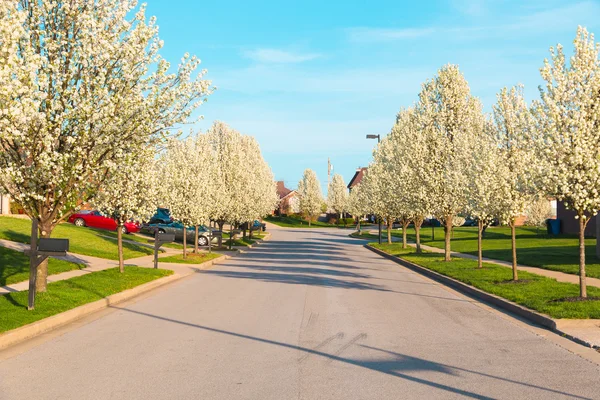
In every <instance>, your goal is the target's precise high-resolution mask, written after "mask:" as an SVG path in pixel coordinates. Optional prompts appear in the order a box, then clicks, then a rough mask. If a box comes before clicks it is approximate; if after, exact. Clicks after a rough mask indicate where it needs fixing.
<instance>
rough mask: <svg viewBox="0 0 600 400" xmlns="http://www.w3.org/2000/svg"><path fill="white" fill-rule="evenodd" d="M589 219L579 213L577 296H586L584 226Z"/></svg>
mask: <svg viewBox="0 0 600 400" xmlns="http://www.w3.org/2000/svg"><path fill="white" fill-rule="evenodd" d="M588 222H589V220H588V219H587V218H585V214H580V215H579V296H580V297H581V298H584V299H585V298H587V285H586V283H585V227H586V226H587V223H588Z"/></svg>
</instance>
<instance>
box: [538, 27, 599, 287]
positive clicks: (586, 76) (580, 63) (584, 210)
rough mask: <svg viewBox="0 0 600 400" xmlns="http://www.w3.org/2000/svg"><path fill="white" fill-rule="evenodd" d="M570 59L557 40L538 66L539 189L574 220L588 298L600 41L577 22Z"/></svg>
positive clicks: (595, 203) (594, 211)
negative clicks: (548, 56) (541, 84)
mask: <svg viewBox="0 0 600 400" xmlns="http://www.w3.org/2000/svg"><path fill="white" fill-rule="evenodd" d="M574 47H575V49H574V53H573V56H572V57H571V59H570V62H569V64H568V65H567V63H566V62H565V58H566V57H565V54H564V52H563V48H562V46H561V45H558V46H557V47H556V49H554V48H551V49H550V52H551V60H546V61H545V62H544V66H543V68H542V69H541V74H542V78H543V79H544V80H545V81H546V87H545V90H543V89H542V90H541V95H542V101H541V103H540V104H538V105H537V108H538V115H539V116H540V117H541V118H540V121H539V124H540V126H541V127H542V132H543V134H542V135H540V138H539V140H538V146H539V149H540V154H541V155H542V156H543V160H544V161H545V167H546V168H545V171H544V172H545V178H546V179H544V188H545V189H546V191H547V192H548V193H549V194H551V195H553V196H555V197H556V198H557V199H558V200H559V201H564V202H565V205H566V206H567V207H569V208H570V209H572V210H574V211H575V213H576V214H577V216H576V218H577V219H578V220H579V283H580V296H581V297H582V298H585V297H587V290H586V273H585V228H586V226H587V224H588V222H589V220H590V217H591V216H593V215H596V214H597V212H598V209H600V173H599V171H600V112H599V111H600V61H599V59H598V55H599V52H600V44H597V43H595V42H594V36H593V35H592V34H590V33H588V32H587V30H586V29H584V28H581V27H579V28H578V30H577V37H576V38H575V41H574Z"/></svg>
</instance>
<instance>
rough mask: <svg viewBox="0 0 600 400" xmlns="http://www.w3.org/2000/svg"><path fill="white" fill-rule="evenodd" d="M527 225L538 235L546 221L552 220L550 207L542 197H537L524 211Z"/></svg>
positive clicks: (548, 202)
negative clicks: (533, 227) (532, 227)
mask: <svg viewBox="0 0 600 400" xmlns="http://www.w3.org/2000/svg"><path fill="white" fill-rule="evenodd" d="M525 216H527V220H526V223H527V225H531V226H535V227H536V231H537V232H538V234H539V229H540V227H543V226H545V225H546V222H547V221H548V219H550V218H552V205H551V204H550V201H548V199H547V198H546V197H544V196H541V197H538V198H537V199H535V200H534V201H533V202H532V203H530V204H529V205H528V206H527V208H526V209H525Z"/></svg>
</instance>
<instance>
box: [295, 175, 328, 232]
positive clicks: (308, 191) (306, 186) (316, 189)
mask: <svg viewBox="0 0 600 400" xmlns="http://www.w3.org/2000/svg"><path fill="white" fill-rule="evenodd" d="M298 195H299V196H300V204H299V206H300V212H301V213H302V214H303V215H304V216H305V218H306V219H308V226H310V224H311V222H312V220H313V219H315V218H317V216H318V215H319V213H320V212H321V204H322V203H323V195H322V193H321V184H320V183H319V179H318V178H317V174H316V173H315V171H313V170H312V169H307V170H305V171H304V175H302V179H301V180H300V182H299V183H298Z"/></svg>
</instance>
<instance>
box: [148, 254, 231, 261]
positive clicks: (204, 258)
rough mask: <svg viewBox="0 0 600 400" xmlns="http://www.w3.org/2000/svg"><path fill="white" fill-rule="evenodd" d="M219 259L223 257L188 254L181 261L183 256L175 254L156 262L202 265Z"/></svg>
mask: <svg viewBox="0 0 600 400" xmlns="http://www.w3.org/2000/svg"><path fill="white" fill-rule="evenodd" d="M220 257H223V255H222V254H219V253H207V252H201V253H198V254H195V253H188V254H187V258H186V259H185V260H184V259H183V254H177V255H173V256H168V257H162V258H159V259H158V261H159V262H164V263H179V264H202V263H205V262H207V261H210V260H214V259H217V258H220Z"/></svg>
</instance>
